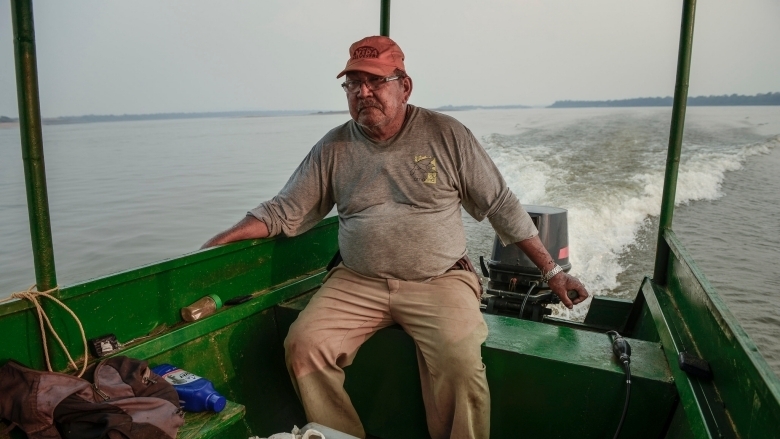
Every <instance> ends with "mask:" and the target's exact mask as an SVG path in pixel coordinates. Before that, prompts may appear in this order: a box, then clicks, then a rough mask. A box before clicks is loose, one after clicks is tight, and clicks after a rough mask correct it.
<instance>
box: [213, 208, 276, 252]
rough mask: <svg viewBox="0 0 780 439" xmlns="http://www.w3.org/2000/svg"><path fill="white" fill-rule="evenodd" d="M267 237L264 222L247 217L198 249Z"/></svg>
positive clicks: (266, 228)
mask: <svg viewBox="0 0 780 439" xmlns="http://www.w3.org/2000/svg"><path fill="white" fill-rule="evenodd" d="M268 235H269V233H268V226H266V225H265V223H264V222H262V221H260V220H259V219H257V218H255V217H253V216H251V215H247V216H245V217H244V219H242V220H241V221H239V222H238V223H236V225H234V226H233V227H231V228H229V229H227V230H225V231H224V232H221V233H218V234H216V235H215V236H214V237H213V238H211V239H209V240H208V241H206V243H205V244H203V245H202V246H201V247H200V248H202V249H204V248H209V247H214V246H215V245H222V244H227V243H229V242H235V241H243V240H245V239H259V238H267V237H268Z"/></svg>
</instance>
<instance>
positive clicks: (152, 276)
mask: <svg viewBox="0 0 780 439" xmlns="http://www.w3.org/2000/svg"><path fill="white" fill-rule="evenodd" d="M337 233H338V219H337V218H335V217H334V218H328V219H325V220H323V221H322V222H321V223H320V224H319V225H317V226H316V227H315V228H313V229H312V230H310V231H309V232H307V233H306V234H304V235H302V236H299V237H295V238H284V237H277V238H272V239H265V240H256V241H246V242H239V243H233V244H230V245H226V246H222V247H217V248H212V249H207V250H201V251H197V252H195V253H191V254H188V255H184V256H181V257H178V258H175V259H171V260H167V261H162V262H159V263H156V264H151V265H147V266H144V267H140V268H137V269H133V270H128V271H125V272H121V273H117V274H114V275H110V276H106V277H102V278H99V279H95V280H90V281H86V282H83V283H79V284H76V285H73V286H69V287H66V288H64V289H63V290H62V291H61V292H60V293H59V294H58V295H57V296H58V297H59V298H60V299H62V300H63V301H64V302H65V303H66V304H67V305H68V306H69V307H70V308H71V309H72V310H73V311H74V312H75V313H76V314H77V315H78V316H79V317H80V319H81V321H82V324H83V325H84V329H85V331H86V333H87V338H93V337H97V336H102V335H105V334H109V333H113V334H115V335H116V336H117V338H118V340H119V341H120V342H122V343H127V342H129V341H131V340H134V339H137V338H139V337H145V336H147V335H149V334H150V333H157V332H158V331H166V330H168V329H169V328H172V327H174V326H176V325H179V324H181V322H182V320H181V316H180V314H179V310H180V309H181V308H182V307H184V306H187V305H189V304H191V303H193V302H195V301H196V300H198V299H200V298H201V297H203V296H205V295H208V294H212V293H214V294H217V295H219V296H220V297H221V298H222V299H223V300H227V299H230V298H231V297H236V296H240V295H244V294H249V293H258V295H262V294H260V293H261V292H268V291H270V290H272V289H274V288H275V287H277V286H280V285H283V284H285V283H287V282H289V281H290V280H291V279H294V278H297V277H299V276H304V275H307V274H311V273H312V272H315V271H317V270H321V269H322V267H324V266H325V265H326V264H327V262H328V261H329V260H330V259H331V257H332V256H333V254H334V253H335V252H336V249H337V239H336V235H337ZM271 299H272V300H271ZM281 299H282V298H280V297H276V296H271V297H269V298H266V299H260V302H257V303H261V302H263V303H266V304H269V303H271V302H273V300H281ZM268 300H271V302H269V301H268ZM46 302H47V301H44V307H45V309H46V310H47V312H48V314H49V316H50V318H51V320H52V323H53V324H54V326H55V328H57V331H58V332H59V333H60V335H61V336H62V337H63V340H64V341H65V343H66V345H67V346H68V347H69V349H70V351H71V353H72V354H73V355H74V356H76V357H78V356H81V355H82V353H83V345H82V342H81V340H80V338H81V335H80V332H79V330H78V327H77V325H76V324H75V322H74V321H73V319H72V318H71V316H70V315H69V314H67V313H65V312H64V311H63V310H61V309H59V308H58V307H54V306H52V304H51V303H46ZM250 306H251V305H250ZM0 333H1V334H3V335H4V339H5V340H7V341H5V342H4V343H3V344H2V345H1V346H0V363H4V362H5V361H7V360H8V359H15V360H17V361H19V362H21V363H23V364H26V365H28V366H31V367H34V368H39V369H42V368H44V367H45V365H44V361H43V349H42V347H41V341H40V332H39V327H38V321H37V317H36V314H35V312H34V311H33V310H32V309H31V305H30V304H29V303H26V302H20V301H17V302H14V303H8V304H4V305H2V306H0ZM50 352H52V353H53V355H54V365H55V368H56V369H57V370H62V369H65V368H66V367H67V365H66V361H65V358H64V355H63V354H62V352H60V348H59V347H58V346H55V345H51V346H50Z"/></svg>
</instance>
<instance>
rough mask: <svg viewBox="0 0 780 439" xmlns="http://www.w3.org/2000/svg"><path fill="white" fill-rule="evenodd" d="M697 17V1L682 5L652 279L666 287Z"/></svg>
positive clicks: (689, 1) (686, 1)
mask: <svg viewBox="0 0 780 439" xmlns="http://www.w3.org/2000/svg"><path fill="white" fill-rule="evenodd" d="M695 15H696V0H685V1H684V2H683V13H682V25H681V26H680V48H679V50H678V53H677V80H676V82H675V86H674V105H673V107H672V123H671V128H670V132H669V152H668V154H667V156H666V175H665V176H664V192H663V196H662V198H661V216H660V219H659V221H658V223H659V224H658V241H657V247H656V256H655V270H654V272H653V280H655V282H656V283H657V284H660V285H666V268H667V265H668V264H667V261H668V259H669V247H667V245H666V241H664V239H663V232H664V231H665V230H670V229H671V228H672V217H673V215H674V199H675V194H676V192H677V172H678V170H679V168H680V151H681V149H682V140H683V129H684V127H685V107H686V104H687V100H688V80H689V77H690V70H691V51H692V49H693V22H694V17H695Z"/></svg>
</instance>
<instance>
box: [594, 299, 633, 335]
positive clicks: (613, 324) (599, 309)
mask: <svg viewBox="0 0 780 439" xmlns="http://www.w3.org/2000/svg"><path fill="white" fill-rule="evenodd" d="M633 304H634V302H633V301H631V300H626V299H616V298H614V297H605V296H593V299H592V300H591V302H590V308H588V314H587V315H586V316H585V322H584V323H585V324H586V325H591V326H594V327H598V328H603V329H604V330H605V331H606V330H610V329H614V330H616V331H621V330H622V329H623V325H625V323H626V319H628V314H629V313H630V312H631V307H632V305H633Z"/></svg>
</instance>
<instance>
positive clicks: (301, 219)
mask: <svg viewBox="0 0 780 439" xmlns="http://www.w3.org/2000/svg"><path fill="white" fill-rule="evenodd" d="M409 107H410V112H409V113H408V116H407V119H406V121H405V123H404V126H403V127H402V128H401V131H400V132H399V133H398V134H396V135H395V136H394V137H393V138H391V139H389V140H387V141H383V142H377V141H374V140H371V139H370V138H368V137H367V136H366V135H365V134H363V131H362V130H361V128H360V127H359V126H358V125H357V124H356V123H355V122H354V121H352V120H350V121H349V122H347V123H345V124H344V125H341V126H339V127H336V128H334V129H332V130H331V131H330V132H328V133H327V134H326V135H325V136H324V137H323V138H322V139H321V140H320V141H319V142H317V144H316V145H314V148H312V150H311V152H309V154H308V155H307V156H306V158H305V159H304V160H303V162H302V163H301V164H300V165H299V166H298V169H296V171H295V172H294V173H293V175H292V176H291V177H290V179H289V180H288V181H287V184H286V185H285V186H284V188H283V189H282V190H281V192H279V194H278V195H277V196H275V197H274V198H273V199H271V200H269V201H266V202H264V203H262V204H261V205H260V206H258V207H257V208H255V209H253V210H251V211H250V212H249V213H250V214H251V215H254V216H255V217H256V218H257V219H259V220H261V221H263V222H265V223H266V225H267V226H268V230H269V232H270V234H271V236H274V235H277V234H279V233H283V234H285V235H287V236H295V235H298V234H301V233H303V232H305V231H307V230H309V229H310V228H311V227H313V226H314V225H315V224H317V222H318V221H320V220H321V219H322V218H323V217H324V216H325V215H327V214H328V212H330V210H331V209H332V208H333V205H334V204H335V205H336V206H337V209H338V214H339V248H340V250H341V255H342V257H343V259H344V264H345V265H346V266H347V267H349V268H351V269H353V270H355V271H357V272H358V273H361V274H364V275H366V276H371V277H379V278H395V279H404V280H414V281H422V280H425V279H429V278H431V277H434V276H438V275H440V274H442V273H444V272H445V271H447V270H448V269H449V268H450V267H452V265H453V264H454V263H455V262H456V261H457V260H458V259H460V258H461V257H463V255H465V254H466V236H465V233H464V230H463V223H462V221H461V209H460V206H461V205H463V207H464V209H465V210H466V211H467V212H468V213H469V214H470V215H471V216H472V217H474V218H475V219H476V220H478V221H481V220H483V219H485V218H488V220H489V221H490V223H491V225H492V226H493V228H494V229H495V230H496V232H497V233H498V236H499V237H500V238H501V241H502V242H503V243H504V245H507V244H509V243H513V242H517V241H522V240H524V239H527V238H530V237H533V236H534V235H536V233H537V231H536V228H535V227H534V225H533V222H532V221H531V218H530V217H529V216H528V214H527V213H526V212H525V210H524V209H523V207H522V206H521V205H520V202H519V201H518V200H517V197H515V195H514V194H513V193H512V192H511V191H510V190H509V188H508V187H507V185H506V182H505V181H504V179H503V178H502V177H501V174H500V173H499V171H498V169H497V168H496V166H495V164H493V161H492V160H491V159H490V157H489V156H488V155H487V153H486V152H485V150H484V149H483V148H482V146H481V145H480V144H479V142H478V141H477V139H476V138H475V137H474V135H473V134H472V133H471V131H469V130H468V129H467V128H466V127H464V126H463V125H462V124H461V123H460V122H458V121H457V120H455V119H453V118H451V117H449V116H445V115H443V114H439V113H436V112H433V111H430V110H426V109H423V108H419V107H414V106H411V105H410V106H409Z"/></svg>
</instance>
